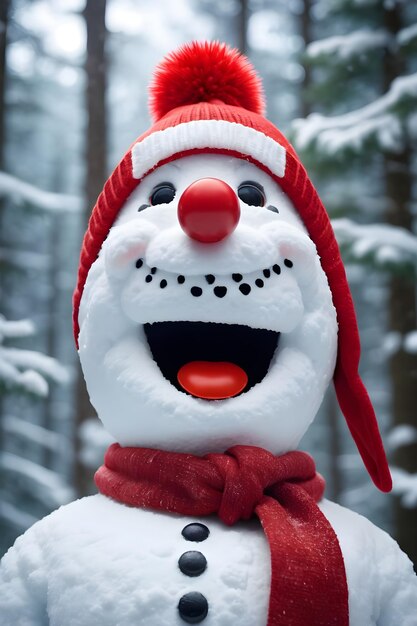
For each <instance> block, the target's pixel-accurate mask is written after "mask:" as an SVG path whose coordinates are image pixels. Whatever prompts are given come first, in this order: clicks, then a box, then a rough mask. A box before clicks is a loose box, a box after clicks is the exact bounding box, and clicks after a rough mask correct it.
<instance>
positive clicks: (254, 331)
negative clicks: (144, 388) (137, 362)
mask: <svg viewBox="0 0 417 626" xmlns="http://www.w3.org/2000/svg"><path fill="white" fill-rule="evenodd" d="M144 330H145V335H146V338H147V340H148V344H149V347H150V350H151V353H152V356H153V358H154V360H155V362H156V363H157V365H158V367H159V369H160V370H161V373H162V374H163V376H164V377H165V378H166V379H167V380H169V381H170V382H171V384H172V385H174V386H175V387H176V388H177V389H178V390H180V391H184V390H185V391H188V389H186V388H185V387H184V385H181V384H180V382H179V381H178V374H179V372H180V370H181V368H183V367H184V366H188V367H189V369H190V368H191V369H193V370H195V372H196V374H200V372H201V370H200V367H201V366H200V365H198V364H200V363H201V362H203V363H210V364H211V365H210V372H209V374H206V376H209V378H211V379H214V381H213V384H214V387H215V386H216V377H218V375H219V371H221V372H222V373H224V367H226V369H227V373H229V372H230V371H231V376H232V379H233V380H232V381H231V382H230V383H229V385H231V391H230V393H228V392H227V383H226V392H225V395H224V396H223V397H228V396H229V395H230V396H233V395H237V393H234V391H233V387H234V385H236V382H234V374H233V372H234V371H237V372H238V377H239V370H240V372H243V374H242V376H244V374H246V377H247V381H246V379H244V382H243V388H241V389H239V391H248V390H249V389H250V388H251V387H253V386H254V385H256V384H257V383H259V382H261V381H262V380H263V379H264V377H265V376H266V374H267V372H268V369H269V366H270V363H271V360H272V357H273V355H274V353H275V350H276V348H277V345H278V341H279V337H280V333H278V332H274V331H272V330H265V329H261V328H250V327H249V326H243V325H240V324H218V323H212V322H156V323H153V324H144ZM205 372H206V370H205ZM245 383H246V384H245ZM201 384H202V386H203V387H204V388H205V386H206V384H205V383H204V382H203V383H201ZM208 384H211V380H209V381H208ZM241 387H242V385H241ZM236 390H237V389H236ZM204 393H205V391H202V393H201V394H200V393H199V392H198V383H197V392H196V393H193V395H197V396H199V397H204V398H205V399H214V398H215V397H217V396H212V397H211V398H209V396H207V395H204ZM219 393H220V395H219V396H218V399H220V398H221V397H222V395H221V394H222V392H221V391H220V392H219Z"/></svg>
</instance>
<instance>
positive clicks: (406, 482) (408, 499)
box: [390, 467, 417, 509]
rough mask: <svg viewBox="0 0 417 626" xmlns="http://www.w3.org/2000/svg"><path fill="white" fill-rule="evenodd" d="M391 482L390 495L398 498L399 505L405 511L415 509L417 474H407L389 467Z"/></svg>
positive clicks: (416, 504)
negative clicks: (392, 494)
mask: <svg viewBox="0 0 417 626" xmlns="http://www.w3.org/2000/svg"><path fill="white" fill-rule="evenodd" d="M390 469H391V475H392V481H393V487H392V493H394V494H396V495H397V496H400V500H401V504H402V505H403V507H404V508H406V509H414V508H415V507H417V474H409V473H408V472H406V471H405V470H403V469H400V468H399V467H391V468H390Z"/></svg>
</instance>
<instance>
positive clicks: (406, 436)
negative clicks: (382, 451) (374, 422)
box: [385, 424, 417, 452]
mask: <svg viewBox="0 0 417 626" xmlns="http://www.w3.org/2000/svg"><path fill="white" fill-rule="evenodd" d="M385 443H386V445H387V448H389V450H390V452H393V451H394V450H398V448H402V447H403V446H410V445H412V444H414V443H417V428H416V427H415V426H411V425H410V424H401V425H400V426H395V428H393V429H392V430H391V431H390V433H389V434H388V436H386V437H385Z"/></svg>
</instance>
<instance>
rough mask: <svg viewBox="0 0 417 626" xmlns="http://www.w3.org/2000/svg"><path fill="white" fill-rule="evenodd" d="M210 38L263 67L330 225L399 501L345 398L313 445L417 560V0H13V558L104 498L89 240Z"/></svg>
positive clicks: (325, 465) (1, 382) (2, 514)
mask: <svg viewBox="0 0 417 626" xmlns="http://www.w3.org/2000/svg"><path fill="white" fill-rule="evenodd" d="M204 38H211V39H220V40H223V41H226V42H228V43H230V44H232V45H234V46H237V47H239V48H240V49H241V50H242V51H244V52H245V53H246V54H248V55H249V57H250V58H251V60H252V61H253V63H254V64H255V66H256V68H257V70H258V71H259V73H260V74H261V75H262V77H263V80H264V86H265V92H266V96H267V102H268V117H269V118H270V119H271V120H272V121H273V122H274V123H275V124H277V125H278V127H279V128H281V129H282V130H283V131H284V132H285V133H286V134H288V135H289V136H290V137H291V139H292V141H293V143H294V144H295V146H296V148H297V150H298V151H299V152H300V154H301V155H302V158H303V160H304V162H305V164H306V165H307V167H308V170H309V173H310V176H311V177H312V179H313V182H314V183H315V185H316V186H317V188H318V190H319V193H320V194H321V196H322V198H323V200H324V202H325V205H326V206H327V209H328V211H329V212H330V214H331V216H332V218H333V224H334V228H335V231H336V234H337V237H338V240H339V243H340V245H341V248H342V252H343V255H344V259H345V261H346V264H347V268H348V276H349V279H350V283H351V286H352V290H353V295H354V298H355V302H356V306H357V313H358V317H359V325H360V329H361V337H362V345H363V356H362V362H361V372H362V375H363V378H364V380H365V383H366V385H367V387H368V390H369V392H370V395H371V397H372V399H373V402H374V406H375V408H376V412H377V415H378V418H379V421H380V425H381V430H382V433H383V437H384V440H385V443H386V448H387V451H388V454H389V459H390V465H391V468H392V473H393V477H394V492H393V494H392V495H389V496H387V495H382V494H379V493H378V492H377V491H376V489H375V488H374V487H373V485H372V484H371V482H370V480H369V478H368V476H367V474H366V473H365V471H364V469H363V467H362V463H361V461H360V459H359V456H358V454H357V452H356V449H355V448H354V445H353V443H352V442H351V439H350V436H349V434H348V431H347V428H346V425H345V423H344V420H343V417H342V416H341V415H340V412H339V409H338V406H337V403H336V401H335V397H334V395H333V392H332V391H330V392H329V394H328V396H327V398H326V400H325V403H324V405H323V407H322V409H321V412H320V415H319V417H318V418H317V420H316V423H315V425H314V426H313V428H312V429H311V431H310V432H309V433H308V435H307V436H306V438H305V440H304V441H303V442H302V446H301V447H302V448H304V449H307V450H309V451H310V452H312V454H313V455H314V456H315V458H316V460H317V463H318V466H319V469H320V470H321V471H322V473H324V475H325V477H326V479H327V484H328V488H327V495H328V497H330V498H332V499H334V500H336V501H338V502H341V503H342V504H344V505H346V506H349V507H350V508H353V509H355V510H357V511H359V512H361V513H363V514H365V515H366V516H368V517H369V518H370V519H371V520H372V521H374V522H375V523H376V524H378V525H380V526H382V527H383V528H385V529H387V530H388V531H390V532H391V533H392V534H393V535H394V536H395V537H396V538H397V539H398V541H399V542H400V544H401V546H402V548H403V549H404V550H405V551H406V552H407V553H408V554H409V556H410V558H412V560H413V561H414V563H415V564H417V330H416V267H417V238H416V235H415V232H416V229H415V223H416V216H417V186H416V173H417V106H416V104H417V3H416V2H414V1H413V0H175V1H173V0H141V1H139V0H0V555H1V554H3V552H4V551H5V550H6V549H7V548H8V547H9V546H10V545H11V544H12V543H13V541H14V539H15V538H16V536H17V535H19V534H21V533H22V532H24V531H25V530H26V529H27V528H28V527H29V526H30V525H31V524H33V523H34V522H35V521H36V520H38V519H39V518H41V517H43V516H44V515H46V514H48V513H49V512H50V511H52V510H53V509H55V508H57V507H58V506H60V505H61V504H64V503H66V502H69V501H70V500H72V499H74V498H77V497H80V496H82V495H85V494H87V493H91V492H94V486H93V483H92V475H93V472H94V470H95V469H96V468H97V467H98V465H99V464H100V463H101V459H102V455H103V451H104V449H105V447H106V446H107V445H108V443H109V437H108V436H107V435H106V433H105V432H104V430H103V429H102V428H101V426H100V423H99V422H98V420H97V419H96V417H95V416H94V410H93V409H92V407H91V406H90V405H89V403H88V399H87V395H86V391H85V388H84V385H83V381H82V377H81V376H80V371H79V366H78V358H77V354H76V351H75V347H74V342H73V337H72V323H71V296H72V290H73V288H74V285H75V277H76V269H77V264H78V254H79V248H80V242H81V237H82V233H83V230H84V228H85V225H86V221H87V219H88V215H89V212H90V210H91V207H92V206H93V204H94V202H95V199H96V197H97V195H98V193H99V191H100V190H101V187H102V184H103V182H104V180H105V179H106V177H107V176H108V174H109V173H110V171H111V170H112V168H113V167H114V166H115V165H116V164H117V162H118V161H119V159H120V158H121V157H122V156H123V154H124V152H125V151H126V150H127V148H128V146H129V145H130V143H131V142H132V141H133V140H134V139H135V138H136V137H137V136H138V135H139V134H140V133H141V132H143V131H144V130H145V129H146V128H147V127H148V126H149V125H150V120H149V116H148V111H147V90H146V87H147V85H148V83H149V80H150V76H151V73H152V70H153V68H154V66H155V64H156V63H158V62H159V61H160V60H161V58H162V56H163V55H164V54H165V53H167V52H168V51H169V50H171V49H172V48H175V47H177V46H178V45H179V44H181V43H183V42H186V41H190V40H192V39H204Z"/></svg>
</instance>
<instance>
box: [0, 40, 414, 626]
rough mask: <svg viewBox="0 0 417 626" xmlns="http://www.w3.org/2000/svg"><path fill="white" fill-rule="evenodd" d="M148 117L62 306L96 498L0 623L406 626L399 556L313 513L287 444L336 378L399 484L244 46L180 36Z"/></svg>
mask: <svg viewBox="0 0 417 626" xmlns="http://www.w3.org/2000/svg"><path fill="white" fill-rule="evenodd" d="M151 111H152V114H153V118H154V125H153V126H152V127H151V128H150V129H149V130H148V131H147V132H145V133H144V134H143V135H142V136H141V137H139V139H138V140H137V141H136V142H135V143H134V144H133V145H132V147H131V148H130V149H129V151H128V152H127V154H126V155H125V157H124V158H123V159H122V161H121V162H120V164H119V165H118V166H117V168H116V169H115V171H114V172H113V174H112V175H111V176H110V178H109V180H108V181H107V182H106V184H105V186H104V189H103V192H102V193H101V195H100V196H99V198H98V200H97V204H96V205H95V207H94V209H93V212H92V216H91V219H90V222H89V225H88V230H87V233H86V235H85V238H84V242H83V247H82V252H81V259H80V266H79V275H78V285H77V288H76V292H75V297H74V328H75V337H76V341H77V345H78V347H79V355H80V359H81V363H82V367H83V371H84V375H85V378H86V381H87V385H88V390H89V393H90V396H91V400H92V403H93V405H94V406H95V408H96V409H97V412H98V415H99V417H100V419H101V421H102V422H103V424H104V426H105V428H106V429H107V431H108V432H109V433H111V435H112V436H113V437H114V438H115V440H116V441H117V442H118V443H115V444H113V445H112V446H111V447H110V448H109V450H108V451H107V453H106V457H105V462H104V465H103V466H102V467H101V468H100V469H99V470H98V472H97V474H96V484H97V487H98V490H99V494H97V495H94V496H91V497H88V498H83V499H81V500H78V501H76V502H73V503H72V504H69V505H67V506H64V507H62V508H60V509H59V510H58V511H55V512H54V513H52V514H51V515H50V516H48V517H47V518H45V519H43V520H42V521H40V522H38V523H37V524H35V525H34V526H33V527H32V528H31V529H29V530H28V531H27V532H26V533H25V535H23V536H22V537H21V538H20V539H18V540H17V541H16V543H15V545H14V547H13V548H11V549H10V551H9V552H8V553H7V555H6V556H5V557H4V559H3V562H2V569H1V576H0V580H1V589H0V615H1V618H0V621H1V624H2V625H3V626H41V625H45V624H51V625H53V626H133V625H138V626H139V625H143V626H145V625H146V626H174V625H176V626H181V625H183V624H199V623H204V624H207V626H236V625H239V626H266V625H267V626H318V625H322V626H328V625H331V624H334V625H337V626H348V625H350V626H373V625H378V626H416V625H417V582H416V577H415V576H414V573H413V570H412V566H411V563H410V561H409V560H408V558H407V557H406V556H405V555H404V554H403V553H402V552H401V551H400V549H399V547H398V545H397V544H396V543H395V542H394V541H393V540H392V539H391V538H390V537H389V536H388V535H387V534H386V533H385V532H383V531H381V530H380V529H378V528H376V527H375V526H373V525H372V524H371V523H370V522H369V521H368V520H366V519H365V518H363V517H361V516H360V515H357V514H356V513H353V512H351V511H349V510H347V509H345V508H343V507H341V506H338V505H337V504H334V503H332V502H329V501H328V500H326V499H324V498H323V490H324V481H323V479H322V478H321V477H320V475H318V474H317V473H316V470H315V466H314V461H313V459H312V458H311V457H310V456H309V455H307V454H305V453H303V452H300V451H297V450H296V448H297V445H298V443H299V441H300V439H301V438H302V436H303V435H304V433H305V432H306V430H307V428H308V426H309V425H310V423H311V422H312V421H313V419H314V417H315V415H316V413H317V410H318V408H319V406H320V404H321V402H322V399H323V396H324V393H325V391H326V388H327V387H328V385H329V383H330V382H331V379H332V378H333V381H334V384H335V387H336V391H337V395H338V399H339V403H340V406H341V409H342V411H343V413H344V415H345V418H346V420H347V423H348V426H349V428H350V431H351V433H352V436H353V438H354V440H355V442H356V444H357V446H358V449H359V452H360V454H361V456H362V459H363V461H364V463H365V465H366V468H367V469H368V472H369V474H370V476H371V478H372V479H373V481H374V482H375V484H376V485H377V487H379V488H380V489H381V490H383V491H389V489H390V486H391V479H390V474H389V470H388V466H387V462H386V458H385V454H384V450H383V447H382V443H381V439H380V435H379V431H378V426H377V423H376V420H375V415H374V412H373V409H372V406H371V403H370V400H369V398H368V395H367V393H366V391H365V389H364V387H363V384H362V382H361V379H360V377H359V374H358V362H359V353H360V347H359V339H358V331H357V325H356V320H355V314H354V309H353V304H352V299H351V296H350V292H349V288H348V285H347V282H346V276H345V272H344V268H343V265H342V261H341V258H340V254H339V250H338V246H337V243H336V240H335V237H334V234H333V231H332V229H331V226H330V222H329V218H328V216H327V214H326V211H325V209H324V207H323V205H322V204H321V201H320V199H319V197H318V195H317V193H316V191H315V189H314V187H313V186H312V184H311V182H310V180H309V178H308V176H307V174H306V172H305V170H304V168H303V166H302V165H301V163H300V161H299V159H298V157H297V155H296V153H295V152H294V149H293V148H292V146H291V145H290V144H289V143H288V141H287V140H286V139H285V138H284V137H283V135H282V134H281V133H280V132H279V131H278V130H277V128H275V127H274V126H273V125H272V124H271V122H269V121H268V120H267V119H266V118H265V117H264V103H263V98H262V88H261V85H260V81H259V78H258V77H257V75H256V74H255V72H254V70H253V68H252V67H251V65H250V64H249V62H248V61H247V59H246V58H245V57H243V56H241V55H240V54H239V53H238V52H237V51H236V50H231V49H229V48H228V47H226V46H225V45H222V44H219V43H192V44H190V45H186V46H184V47H183V48H181V49H180V50H179V51H177V52H175V53H172V54H171V55H169V56H168V57H167V58H166V59H165V60H164V61H163V62H162V64H161V65H160V66H159V67H158V69H157V71H156V73H155V77H154V81H153V85H152V87H151Z"/></svg>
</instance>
